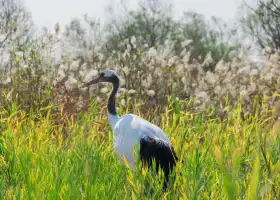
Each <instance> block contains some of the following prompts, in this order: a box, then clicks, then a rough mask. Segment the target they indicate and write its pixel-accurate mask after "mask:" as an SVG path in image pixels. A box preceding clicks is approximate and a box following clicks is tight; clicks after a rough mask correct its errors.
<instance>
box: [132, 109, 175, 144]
mask: <svg viewBox="0 0 280 200" xmlns="http://www.w3.org/2000/svg"><path fill="white" fill-rule="evenodd" d="M129 115H130V116H131V117H132V121H131V122H130V126H131V129H133V130H134V132H137V134H139V137H140V138H141V137H143V136H149V137H152V138H155V139H159V140H162V141H164V142H166V143H168V144H171V142H170V140H169V138H168V136H167V135H166V134H165V133H164V131H163V130H162V129H160V128H159V127H158V126H156V125H154V124H152V123H150V122H148V121H147V120H145V119H143V118H141V117H139V116H137V115H133V114H129ZM140 138H139V140H140Z"/></svg>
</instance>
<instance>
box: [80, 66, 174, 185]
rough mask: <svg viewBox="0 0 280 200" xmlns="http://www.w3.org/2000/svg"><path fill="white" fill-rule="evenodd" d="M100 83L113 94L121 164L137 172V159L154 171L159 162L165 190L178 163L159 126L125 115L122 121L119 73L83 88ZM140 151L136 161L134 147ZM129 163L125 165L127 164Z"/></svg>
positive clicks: (110, 103) (110, 106) (116, 146)
mask: <svg viewBox="0 0 280 200" xmlns="http://www.w3.org/2000/svg"><path fill="white" fill-rule="evenodd" d="M98 82H109V83H112V85H113V90H112V92H111V94H110V96H109V99H108V119H109V123H110V125H111V127H112V130H113V134H114V150H115V152H116V154H117V156H118V157H119V158H120V160H121V161H122V163H123V164H124V165H126V161H127V163H128V165H129V167H130V168H131V169H132V170H133V171H135V159H140V160H141V161H142V165H146V166H148V167H151V165H152V160H153V159H154V160H155V162H156V168H157V171H158V170H159V168H161V169H162V170H163V171H164V173H165V182H164V190H165V189H166V187H167V184H168V181H169V174H170V172H171V171H172V170H173V168H174V167H175V165H176V161H177V160H178V158H177V156H176V154H175V152H174V149H173V147H172V145H171V142H170V140H169V138H168V136H167V135H166V134H165V133H164V131H163V130H161V129H160V128H159V127H158V126H156V125H154V124H152V123H150V122H148V121H147V120H145V119H143V118H141V117H139V116H137V115H134V114H126V115H124V116H121V117H119V116H118V114H117V111H116V107H115V95H116V93H117V91H118V89H119V77H118V75H117V73H116V72H114V71H111V70H108V71H105V72H102V73H101V74H100V76H99V77H97V78H95V79H93V80H92V81H90V82H88V83H86V84H85V85H83V86H82V87H86V86H89V85H91V84H94V83H98ZM137 145H139V146H140V151H139V152H137V153H136V157H134V150H136V149H135V147H136V146H137ZM125 160H126V161H125Z"/></svg>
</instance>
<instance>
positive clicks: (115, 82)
mask: <svg viewBox="0 0 280 200" xmlns="http://www.w3.org/2000/svg"><path fill="white" fill-rule="evenodd" d="M110 79H111V80H110V82H111V83H112V84H113V89H112V92H111V94H110V96H109V99H108V105H107V107H108V112H109V113H110V114H111V115H117V110H116V105H115V104H116V94H117V91H118V89H119V86H120V81H119V78H118V77H116V76H113V77H112V78H110Z"/></svg>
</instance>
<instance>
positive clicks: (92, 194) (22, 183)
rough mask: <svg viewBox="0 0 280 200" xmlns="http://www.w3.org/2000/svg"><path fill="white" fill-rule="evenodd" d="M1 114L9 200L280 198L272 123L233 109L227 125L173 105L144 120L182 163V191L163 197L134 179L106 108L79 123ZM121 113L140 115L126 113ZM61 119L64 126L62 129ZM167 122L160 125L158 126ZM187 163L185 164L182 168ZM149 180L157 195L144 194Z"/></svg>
mask: <svg viewBox="0 0 280 200" xmlns="http://www.w3.org/2000/svg"><path fill="white" fill-rule="evenodd" d="M51 109H52V106H49V107H47V108H44V109H40V110H35V111H34V110H33V111H32V112H31V111H30V113H25V112H24V111H21V110H20V108H19V107H17V106H15V105H11V106H10V107H9V108H8V109H6V110H4V109H3V110H1V111H0V113H1V125H0V128H1V133H0V195H1V199H145V198H146V199H159V197H163V198H164V199H257V198H260V199H275V198H277V197H279V196H280V184H279V183H280V175H279V174H280V162H279V155H280V138H279V131H278V132H277V129H276V131H275V129H272V128H267V123H263V122H264V121H265V120H266V119H259V118H258V119H257V118H256V117H254V116H252V117H251V118H250V119H249V118H248V119H246V120H242V118H241V117H240V114H239V113H240V106H239V105H237V106H232V107H231V111H232V112H231V113H232V115H229V117H228V118H227V120H221V119H219V118H209V117H208V115H210V113H211V112H212V111H211V110H209V111H208V112H205V113H204V114H196V113H191V112H188V111H187V110H180V108H179V105H178V104H170V106H168V107H166V109H165V112H164V113H162V114H161V115H160V116H156V113H153V114H149V116H143V117H145V118H147V119H149V120H151V121H152V122H154V123H157V125H159V126H160V127H162V128H163V129H164V131H165V132H166V133H167V134H168V135H169V136H170V138H171V140H172V143H173V144H174V146H175V150H176V152H177V154H178V156H179V157H180V162H179V165H178V166H177V169H176V177H177V179H176V181H175V184H174V185H173V186H172V187H171V188H170V189H169V192H167V193H165V194H161V193H160V192H159V188H160V185H159V184H158V182H157V181H156V180H155V179H154V177H153V175H151V174H150V173H148V174H147V172H146V171H145V170H143V171H139V173H136V174H133V173H132V172H131V171H129V170H127V169H125V168H124V167H123V166H122V164H121V163H120V162H119V160H118V159H117V157H116V156H115V154H114V151H113V144H112V139H113V137H112V133H111V129H110V127H109V125H108V123H107V118H106V115H105V114H104V113H105V112H104V110H103V109H101V110H100V109H99V108H98V107H97V105H92V106H91V112H90V113H87V114H84V115H80V116H79V117H78V119H76V120H74V119H73V118H70V117H65V116H64V115H63V110H62V111H61V113H58V114H56V115H54V114H52V112H51ZM119 111H120V114H124V113H127V112H132V113H135V114H139V115H140V113H141V112H140V111H141V110H140V107H134V110H130V111H128V110H125V109H123V108H121V109H119ZM57 117H59V119H60V122H59V123H58V122H57ZM158 117H159V119H157V118H158ZM182 163H183V164H182ZM143 177H146V179H147V180H148V182H154V183H152V185H153V188H154V193H149V192H147V190H146V191H145V190H144V185H146V184H147V182H145V181H144V180H143Z"/></svg>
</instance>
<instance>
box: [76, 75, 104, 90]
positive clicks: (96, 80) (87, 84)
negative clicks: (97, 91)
mask: <svg viewBox="0 0 280 200" xmlns="http://www.w3.org/2000/svg"><path fill="white" fill-rule="evenodd" d="M99 79H100V77H96V78H94V79H93V80H91V81H89V82H87V83H85V84H84V85H82V86H81V87H80V88H85V87H88V86H90V85H92V84H95V83H98V82H99Z"/></svg>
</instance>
